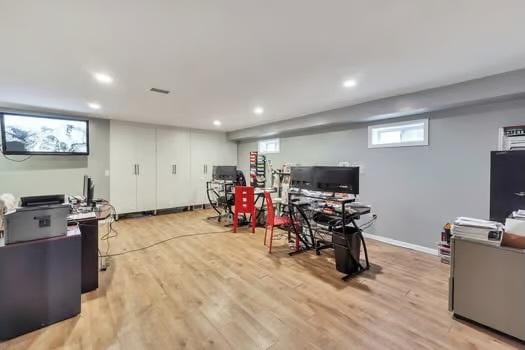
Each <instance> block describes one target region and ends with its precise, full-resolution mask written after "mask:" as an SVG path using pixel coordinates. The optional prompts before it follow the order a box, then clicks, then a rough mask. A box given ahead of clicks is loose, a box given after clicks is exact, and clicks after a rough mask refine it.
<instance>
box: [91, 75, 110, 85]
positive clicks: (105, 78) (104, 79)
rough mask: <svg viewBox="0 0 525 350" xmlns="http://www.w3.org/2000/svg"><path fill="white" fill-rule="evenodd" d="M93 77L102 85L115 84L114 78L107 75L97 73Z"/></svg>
mask: <svg viewBox="0 0 525 350" xmlns="http://www.w3.org/2000/svg"><path fill="white" fill-rule="evenodd" d="M93 77H94V78H95V80H96V81H98V82H99V83H101V84H111V83H113V78H112V77H111V76H109V75H107V74H106V73H95V74H93Z"/></svg>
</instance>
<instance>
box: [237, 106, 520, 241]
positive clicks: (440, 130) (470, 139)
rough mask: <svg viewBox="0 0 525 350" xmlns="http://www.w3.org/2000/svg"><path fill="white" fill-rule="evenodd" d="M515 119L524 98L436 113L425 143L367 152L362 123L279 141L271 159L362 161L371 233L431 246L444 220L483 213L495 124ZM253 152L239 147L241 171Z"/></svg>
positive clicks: (515, 121)
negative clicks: (373, 219) (374, 220)
mask: <svg viewBox="0 0 525 350" xmlns="http://www.w3.org/2000/svg"><path fill="white" fill-rule="evenodd" d="M326 113H330V112H326ZM516 124H525V99H519V100H513V101H506V102H499V103H493V104H488V105H480V106H474V107H464V108H459V109H454V110H448V111H440V112H433V113H432V114H431V115H430V124H429V133H430V135H429V137H430V138H429V140H430V145H429V146H420V147H399V148H378V149H368V142H367V137H368V132H367V126H368V125H365V124H362V125H359V126H357V127H354V128H352V129H346V130H341V131H335V132H326V133H319V134H311V135H303V136H293V137H286V138H281V153H279V154H272V155H268V158H269V159H271V160H272V162H273V164H274V166H277V167H280V166H281V165H282V164H283V163H295V164H301V165H337V163H338V162H340V161H348V162H351V163H358V164H360V165H361V166H363V167H364V169H363V170H364V173H363V174H361V178H360V180H361V184H360V187H361V188H360V192H361V196H360V199H361V201H363V202H365V203H368V204H371V205H372V206H373V207H374V211H375V212H376V213H377V214H378V216H379V218H378V221H377V223H376V224H375V226H374V227H373V228H372V229H369V230H368V232H369V233H374V234H378V235H381V236H385V237H389V238H393V239H396V240H400V241H404V242H408V243H413V244H418V245H422V246H426V247H430V248H435V247H436V245H435V244H436V242H437V241H438V240H439V234H440V232H441V228H442V226H443V224H444V223H446V222H449V221H450V220H453V219H454V218H455V217H457V216H473V217H479V218H488V215H489V181H490V151H491V150H495V149H496V148H497V144H498V128H499V127H500V126H505V125H516ZM256 149H257V143H256V142H248V143H241V144H239V147H238V159H239V166H240V167H241V169H242V170H243V171H245V172H246V173H248V166H249V165H248V159H249V152H250V151H253V150H256Z"/></svg>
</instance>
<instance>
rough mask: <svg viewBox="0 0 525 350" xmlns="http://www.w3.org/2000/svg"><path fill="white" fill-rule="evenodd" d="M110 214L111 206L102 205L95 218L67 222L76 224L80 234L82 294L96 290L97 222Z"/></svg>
mask: <svg viewBox="0 0 525 350" xmlns="http://www.w3.org/2000/svg"><path fill="white" fill-rule="evenodd" d="M111 212H112V207H111V205H109V204H104V205H102V206H101V207H99V208H98V210H97V211H96V212H95V217H91V218H86V219H78V220H69V221H68V225H74V224H78V226H79V229H80V232H81V234H82V253H81V256H82V293H87V292H91V291H93V290H95V289H97V288H98V240H99V237H98V222H99V221H102V220H105V219H107V218H108V217H110V216H111Z"/></svg>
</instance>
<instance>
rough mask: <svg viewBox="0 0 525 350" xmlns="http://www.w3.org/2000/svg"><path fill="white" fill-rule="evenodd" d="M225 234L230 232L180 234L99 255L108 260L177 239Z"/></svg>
mask: <svg viewBox="0 0 525 350" xmlns="http://www.w3.org/2000/svg"><path fill="white" fill-rule="evenodd" d="M226 232H231V230H224V231H212V232H200V233H199V232H197V233H187V234H182V235H177V236H172V237H169V238H166V239H163V240H161V241H158V242H155V243H152V244H149V245H147V246H144V247H140V248H136V249H131V250H126V251H123V252H120V253H113V254H107V255H101V256H100V257H101V258H108V257H113V256H121V255H125V254H128V253H135V252H139V251H143V250H146V249H149V248H152V247H155V246H157V245H159V244H163V243H166V242H169V241H172V240H174V239H178V238H185V237H193V236H207V235H213V234H219V233H226Z"/></svg>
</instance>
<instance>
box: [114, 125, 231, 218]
mask: <svg viewBox="0 0 525 350" xmlns="http://www.w3.org/2000/svg"><path fill="white" fill-rule="evenodd" d="M236 164H237V145H236V144H235V143H233V142H229V141H228V140H227V138H226V134H224V133H217V132H206V131H194V130H192V131H190V130H187V129H178V128H172V127H154V126H147V125H142V124H135V123H128V122H119V121H111V123H110V170H111V172H110V175H111V177H110V199H111V202H112V204H113V205H114V206H115V208H116V209H117V212H118V213H119V214H123V213H133V212H141V211H153V210H157V209H169V208H175V207H182V206H189V205H200V204H205V203H208V199H207V196H206V182H207V181H210V180H211V177H212V172H213V166H214V165H236Z"/></svg>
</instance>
